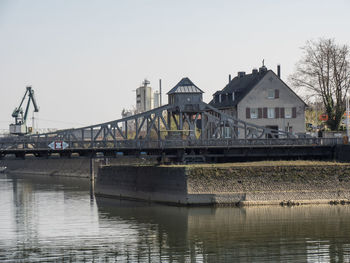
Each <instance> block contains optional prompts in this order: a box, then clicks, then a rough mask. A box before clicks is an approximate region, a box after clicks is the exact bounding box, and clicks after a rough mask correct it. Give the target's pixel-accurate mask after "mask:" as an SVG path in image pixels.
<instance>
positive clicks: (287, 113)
mask: <svg viewBox="0 0 350 263" xmlns="http://www.w3.org/2000/svg"><path fill="white" fill-rule="evenodd" d="M284 117H285V118H286V119H290V118H292V108H285V109H284Z"/></svg>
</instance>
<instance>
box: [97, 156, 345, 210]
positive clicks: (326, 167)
mask: <svg viewBox="0 0 350 263" xmlns="http://www.w3.org/2000/svg"><path fill="white" fill-rule="evenodd" d="M95 191H96V194H97V195H101V196H108V197H115V198H127V199H140V200H148V201H154V202H161V203H169V204H176V205H277V204H279V205H301V204H327V203H328V204H329V203H331V204H338V203H339V204H347V203H349V202H350V164H349V163H336V162H317V161H288V162H287V161H280V162H279V161H271V162H267V161H265V162H250V163H232V164H201V165H162V166H125V165H123V166H120V165H110V166H103V167H101V168H100V169H99V171H98V175H97V181H96V186H95Z"/></svg>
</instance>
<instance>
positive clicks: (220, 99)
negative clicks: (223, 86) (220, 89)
mask: <svg viewBox="0 0 350 263" xmlns="http://www.w3.org/2000/svg"><path fill="white" fill-rule="evenodd" d="M221 101H222V98H221V94H219V103H221Z"/></svg>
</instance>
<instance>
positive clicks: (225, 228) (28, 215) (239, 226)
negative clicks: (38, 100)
mask: <svg viewBox="0 0 350 263" xmlns="http://www.w3.org/2000/svg"><path fill="white" fill-rule="evenodd" d="M0 200H1V202H0V233H1V234H0V261H1V262H38V261H41V262H42V261H45V262H56V261H57V262H62V261H67V262H84V261H86V262H92V261H94V262H235V261H238V262H263V261H265V262H285V261H293V262H295V261H300V262H323V261H336V262H350V256H349V255H350V206H315V207H311V206H309V207H308V206H300V207H292V208H288V207H249V208H228V207H226V208H208V207H202V208H184V207H169V206H160V205H154V204H148V203H142V202H129V201H120V200H111V199H104V198H97V199H95V198H94V196H93V195H91V188H90V184H89V181H88V180H86V181H82V180H81V179H62V178H56V177H53V178H50V177H42V176H29V175H26V176H11V177H10V176H4V175H1V176H0Z"/></svg>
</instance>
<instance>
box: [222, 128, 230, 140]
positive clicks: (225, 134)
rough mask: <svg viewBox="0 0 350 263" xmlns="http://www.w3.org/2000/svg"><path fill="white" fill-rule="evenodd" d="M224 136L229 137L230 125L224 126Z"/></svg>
mask: <svg viewBox="0 0 350 263" xmlns="http://www.w3.org/2000/svg"><path fill="white" fill-rule="evenodd" d="M224 138H231V129H230V127H225V128H224Z"/></svg>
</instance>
